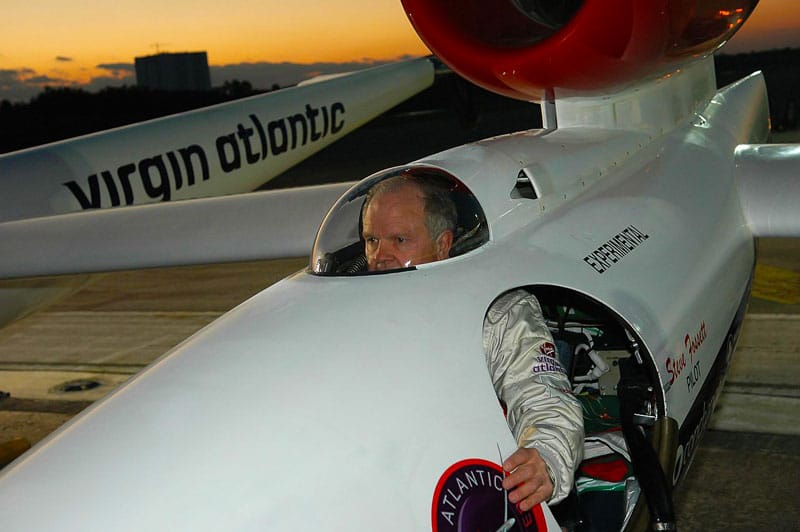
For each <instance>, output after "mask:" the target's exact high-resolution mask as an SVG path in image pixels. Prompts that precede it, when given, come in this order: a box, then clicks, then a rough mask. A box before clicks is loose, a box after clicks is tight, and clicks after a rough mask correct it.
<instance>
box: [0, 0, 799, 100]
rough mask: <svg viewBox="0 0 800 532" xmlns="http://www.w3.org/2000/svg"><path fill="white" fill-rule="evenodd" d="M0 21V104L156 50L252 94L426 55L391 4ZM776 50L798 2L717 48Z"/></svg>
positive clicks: (120, 2) (255, 4) (180, 8)
mask: <svg viewBox="0 0 800 532" xmlns="http://www.w3.org/2000/svg"><path fill="white" fill-rule="evenodd" d="M2 13H3V20H4V24H3V28H2V31H0V100H2V99H9V100H12V101H19V100H27V99H29V98H30V97H31V96H32V95H34V94H36V93H37V92H38V91H40V90H41V87H43V86H44V85H51V86H60V85H72V86H82V87H85V88H87V89H90V90H94V89H98V88H101V87H103V86H107V85H121V84H124V83H127V84H129V85H132V84H134V83H135V78H134V77H133V59H134V57H136V56H142V55H150V54H154V53H156V52H159V51H160V52H182V51H207V52H208V59H209V64H210V66H211V77H212V84H214V85H219V84H221V83H222V82H223V81H224V80H226V79H233V78H237V79H248V80H250V81H252V82H253V84H254V85H255V86H256V87H268V86H269V85H271V84H272V83H273V82H274V83H279V84H285V83H289V82H293V81H296V80H293V81H290V80H289V79H288V78H290V77H291V76H295V77H297V76H300V77H302V76H303V75H307V72H308V71H311V70H314V69H315V68H317V67H319V68H322V69H324V68H325V67H326V66H327V67H328V68H329V65H326V64H330V63H353V62H364V61H369V60H390V59H395V58H398V57H402V56H407V55H423V54H426V53H427V50H426V48H425V47H424V45H423V44H422V43H421V42H420V40H419V39H418V38H417V36H416V34H415V33H414V31H413V30H412V29H411V25H410V24H409V22H408V20H407V19H406V17H405V15H404V13H403V10H402V6H401V4H400V1H399V0H294V1H292V2H285V1H278V0H222V1H220V0H116V1H114V2H109V1H108V0H71V1H68V2H65V1H63V0H4V1H3V8H2ZM786 46H792V47H800V1H798V0H761V2H760V4H759V6H758V8H757V9H756V11H755V14H754V15H753V16H752V17H751V19H750V21H748V23H747V24H746V25H745V27H744V29H743V30H742V31H741V32H740V33H739V35H737V36H736V37H735V38H734V39H733V40H732V41H731V43H730V44H729V46H728V48H727V50H728V51H730V52H739V51H750V50H754V49H767V48H775V47H786ZM276 63H298V64H303V65H309V66H308V67H307V68H305V72H306V73H305V74H303V73H302V72H301V70H302V69H299V67H296V65H293V66H294V68H289V66H288V65H282V70H281V69H277V70H276V69H275V64H276ZM279 72H281V73H279ZM270 73H271V74H270ZM270 76H272V78H270ZM270 79H273V81H271V82H270V81H269V80H270Z"/></svg>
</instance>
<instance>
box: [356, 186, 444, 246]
mask: <svg viewBox="0 0 800 532" xmlns="http://www.w3.org/2000/svg"><path fill="white" fill-rule="evenodd" d="M405 186H413V187H416V188H417V190H419V192H420V194H421V195H422V199H423V202H424V204H425V227H426V228H427V229H428V234H429V235H430V237H431V238H433V239H436V238H438V237H439V235H441V234H442V233H444V232H445V231H453V232H455V229H456V221H457V219H458V214H457V212H456V205H455V203H454V202H453V198H452V197H451V195H450V192H449V191H448V190H447V189H446V188H445V187H444V186H442V185H439V184H437V183H432V182H430V181H426V180H425V179H422V178H420V177H418V176H414V175H410V174H403V175H398V176H394V177H390V178H388V179H384V180H383V181H381V182H380V183H378V184H377V185H375V186H374V187H372V188H371V189H370V190H369V192H367V199H365V200H364V205H363V206H362V207H361V215H362V218H363V216H364V215H365V214H366V212H367V207H368V206H369V204H370V203H371V202H372V200H373V199H375V198H376V197H378V196H380V195H381V194H385V193H387V192H395V191H397V190H399V189H401V188H403V187H405Z"/></svg>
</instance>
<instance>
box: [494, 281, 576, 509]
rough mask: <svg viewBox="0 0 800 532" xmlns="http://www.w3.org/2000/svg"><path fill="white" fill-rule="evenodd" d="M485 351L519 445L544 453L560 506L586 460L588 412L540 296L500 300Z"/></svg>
mask: <svg viewBox="0 0 800 532" xmlns="http://www.w3.org/2000/svg"><path fill="white" fill-rule="evenodd" d="M483 347H484V350H485V353H486V362H487V364H488V366H489V373H490V375H491V378H492V384H493V385H494V389H495V392H497V397H499V398H500V400H501V401H502V402H503V404H505V406H506V408H507V414H506V415H507V419H508V426H509V427H511V431H512V433H513V434H514V437H515V438H516V440H517V445H519V447H532V448H535V449H536V450H537V451H539V454H540V455H541V457H542V459H543V460H544V461H545V463H546V464H547V467H548V470H549V473H550V478H551V479H552V480H553V488H554V489H553V496H552V498H551V499H550V501H548V502H550V503H555V502H558V501H560V500H562V499H563V498H564V497H566V496H567V494H568V493H569V491H570V489H571V488H572V484H573V477H574V474H575V469H576V468H577V466H578V464H579V463H580V461H581V459H582V456H583V412H582V410H581V405H580V403H579V402H578V400H577V399H575V397H574V396H573V395H572V392H571V387H570V384H569V379H568V378H567V375H566V373H565V372H564V369H563V368H562V367H561V365H560V364H559V362H558V357H557V355H556V352H555V346H554V344H553V337H552V335H551V334H550V331H549V330H548V328H547V325H546V324H545V321H544V318H543V317H542V309H541V307H540V306H539V302H538V301H537V300H536V298H535V297H534V296H532V295H531V294H529V293H528V292H526V291H524V290H514V291H511V292H509V293H507V294H504V295H503V296H502V297H500V298H499V299H497V300H496V301H495V302H494V303H493V304H492V306H491V308H490V309H489V311H488V312H487V313H486V319H485V321H484V322H483Z"/></svg>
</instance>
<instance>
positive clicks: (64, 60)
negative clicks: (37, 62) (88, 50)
mask: <svg viewBox="0 0 800 532" xmlns="http://www.w3.org/2000/svg"><path fill="white" fill-rule="evenodd" d="M56 61H59V62H61V63H69V62H70V61H72V58H71V57H65V56H63V55H57V56H56Z"/></svg>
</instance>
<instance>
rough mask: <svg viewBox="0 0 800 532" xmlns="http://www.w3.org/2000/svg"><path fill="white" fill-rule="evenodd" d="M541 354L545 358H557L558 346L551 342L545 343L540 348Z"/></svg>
mask: <svg viewBox="0 0 800 532" xmlns="http://www.w3.org/2000/svg"><path fill="white" fill-rule="evenodd" d="M539 352H540V353H541V354H543V355H545V356H548V357H550V358H556V355H557V354H558V352H557V351H556V346H555V345H553V344H552V343H550V342H545V343H543V344H542V345H540V346H539Z"/></svg>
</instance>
